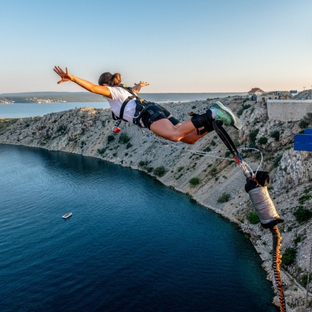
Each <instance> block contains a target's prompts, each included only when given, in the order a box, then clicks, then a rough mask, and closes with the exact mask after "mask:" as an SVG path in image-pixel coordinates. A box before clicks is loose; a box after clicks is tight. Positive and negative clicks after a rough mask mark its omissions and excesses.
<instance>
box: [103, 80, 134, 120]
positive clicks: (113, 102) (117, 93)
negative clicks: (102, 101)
mask: <svg viewBox="0 0 312 312" xmlns="http://www.w3.org/2000/svg"><path fill="white" fill-rule="evenodd" d="M107 88H108V89H109V90H110V93H111V96H112V98H108V97H106V96H104V97H105V98H106V99H107V101H108V103H109V106H110V107H111V109H112V111H113V113H114V114H115V115H116V116H117V117H119V114H120V109H121V106H122V103H123V102H124V101H125V100H126V99H127V98H128V97H129V96H131V95H132V94H131V93H130V92H128V91H127V90H125V89H124V88H122V87H118V86H116V87H107ZM135 107H136V103H135V99H132V100H130V101H129V102H128V103H127V105H126V107H125V110H124V113H123V119H125V120H127V121H129V122H131V123H132V122H133V116H134V113H135Z"/></svg>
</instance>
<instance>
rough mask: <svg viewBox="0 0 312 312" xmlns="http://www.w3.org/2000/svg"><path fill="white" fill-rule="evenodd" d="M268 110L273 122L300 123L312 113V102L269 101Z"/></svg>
mask: <svg viewBox="0 0 312 312" xmlns="http://www.w3.org/2000/svg"><path fill="white" fill-rule="evenodd" d="M267 109H268V117H269V119H271V120H280V121H284V122H287V121H298V120H300V119H302V118H303V117H304V116H306V115H307V114H308V113H312V100H268V101H267Z"/></svg>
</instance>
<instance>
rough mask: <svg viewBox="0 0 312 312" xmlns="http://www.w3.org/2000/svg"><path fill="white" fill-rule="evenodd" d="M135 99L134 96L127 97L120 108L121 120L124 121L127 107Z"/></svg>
mask: <svg viewBox="0 0 312 312" xmlns="http://www.w3.org/2000/svg"><path fill="white" fill-rule="evenodd" d="M134 98H135V97H134V95H131V96H129V97H127V98H126V100H125V101H124V102H123V103H122V105H121V108H120V113H119V119H122V120H124V119H123V115H124V111H125V108H126V105H127V104H128V102H129V101H130V100H132V99H134ZM125 121H127V120H125Z"/></svg>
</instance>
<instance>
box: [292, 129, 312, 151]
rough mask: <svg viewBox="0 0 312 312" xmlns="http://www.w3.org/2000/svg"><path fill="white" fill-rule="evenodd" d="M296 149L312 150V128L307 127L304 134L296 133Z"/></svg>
mask: <svg viewBox="0 0 312 312" xmlns="http://www.w3.org/2000/svg"><path fill="white" fill-rule="evenodd" d="M294 150H295V151H312V129H305V130H304V133H303V134H296V135H295V138H294Z"/></svg>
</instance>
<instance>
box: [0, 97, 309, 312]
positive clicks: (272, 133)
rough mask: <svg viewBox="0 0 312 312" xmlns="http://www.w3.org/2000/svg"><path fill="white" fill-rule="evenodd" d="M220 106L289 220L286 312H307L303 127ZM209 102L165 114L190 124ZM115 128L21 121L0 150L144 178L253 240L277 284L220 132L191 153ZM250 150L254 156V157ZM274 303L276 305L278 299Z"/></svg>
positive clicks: (267, 243)
mask: <svg viewBox="0 0 312 312" xmlns="http://www.w3.org/2000/svg"><path fill="white" fill-rule="evenodd" d="M222 102H223V103H224V104H226V105H229V107H231V109H233V110H234V111H235V112H238V113H239V114H240V115H241V119H242V121H243V125H244V126H243V128H242V129H241V130H240V131H236V130H235V129H232V128H227V130H228V132H229V134H230V136H231V137H232V139H233V140H234V142H235V143H236V145H237V146H238V148H239V150H240V152H241V153H242V156H243V158H244V160H245V161H246V162H247V163H248V164H249V166H250V167H251V168H252V169H253V170H256V169H257V168H260V170H265V171H268V172H269V173H270V176H271V184H270V187H269V192H270V194H271V197H272V200H273V202H274V204H275V206H276V209H277V211H278V212H279V214H280V215H281V217H282V218H283V219H284V220H285V222H284V223H282V224H281V225H280V226H279V228H280V231H281V234H282V237H283V240H282V248H281V253H283V252H284V251H285V250H286V248H293V250H295V251H296V261H295V262H294V263H293V264H290V265H287V266H286V265H282V269H283V270H282V280H283V284H284V292H285V297H286V302H287V309H288V310H287V311H307V310H306V309H305V306H306V290H305V282H306V277H307V273H308V272H310V271H311V268H310V266H311V265H310V256H311V245H312V233H311V230H310V228H311V221H312V219H308V218H306V219H304V218H303V219H302V218H301V219H298V217H295V215H296V214H295V215H294V213H295V212H297V211H298V209H299V210H300V209H301V211H303V212H305V211H309V209H310V207H309V206H310V204H311V198H312V187H311V179H312V164H311V161H310V156H311V154H310V153H309V152H300V151H294V150H293V139H294V135H295V134H297V133H298V132H300V131H301V129H300V127H299V122H281V121H277V120H269V119H268V117H267V110H266V104H265V103H255V102H245V103H243V102H242V101H240V100H236V99H234V98H226V99H223V100H222ZM211 103H212V102H209V101H196V102H191V103H170V104H166V107H167V108H169V110H170V111H171V112H172V113H173V115H174V116H175V117H177V118H178V119H180V120H185V119H187V118H188V113H189V112H190V111H194V112H196V113H200V112H203V111H205V110H206V109H207V108H209V106H210V105H211ZM113 124H114V121H113V120H112V119H111V112H110V110H109V109H93V108H90V107H85V108H81V109H73V110H69V111H64V112H59V113H52V114H48V115H45V116H43V117H36V118H22V119H18V120H16V122H15V123H14V121H12V120H2V122H1V124H0V143H1V144H15V145H25V146H30V147H41V148H44V149H48V150H51V151H64V152H69V153H76V154H81V155H85V156H91V157H97V158H100V159H103V160H106V161H109V162H113V163H115V164H118V165H122V166H127V167H131V168H133V169H137V170H142V171H145V172H146V173H147V174H149V175H152V176H154V177H156V178H157V179H159V180H160V181H161V182H162V183H164V184H165V185H167V186H169V187H171V188H174V189H176V190H177V191H180V192H183V193H185V194H188V195H189V196H190V197H192V198H193V199H194V200H196V201H197V202H199V203H200V204H202V205H203V206H205V207H207V208H209V209H212V210H214V211H215V212H217V213H219V214H221V215H222V216H224V217H226V218H228V219H229V220H231V221H232V222H235V223H236V224H238V225H239V227H240V228H241V230H242V231H244V232H245V233H248V234H249V235H250V240H251V241H252V243H253V245H254V246H255V248H256V250H257V252H258V253H259V255H260V257H261V259H262V260H263V267H264V268H265V270H266V271H267V273H268V279H269V280H271V281H272V282H273V284H274V279H273V271H272V256H271V248H272V247H271V246H272V237H271V233H270V231H268V230H265V229H263V228H262V227H261V225H260V224H259V223H258V224H251V223H250V222H249V221H248V220H247V217H248V215H249V214H250V212H252V211H253V207H252V205H251V203H250V200H249V197H248V195H247V194H246V192H245V190H244V185H245V177H244V175H243V173H242V171H241V169H240V167H239V166H237V165H236V163H235V162H233V160H232V158H231V156H229V155H228V154H229V153H228V151H227V150H226V148H225V146H224V144H223V143H222V142H221V141H220V139H219V138H218V136H217V135H216V134H215V133H210V134H208V135H206V136H205V137H204V138H203V139H201V140H199V141H198V142H197V143H196V144H194V145H191V146H189V145H185V144H183V143H171V142H168V141H165V140H163V139H161V138H159V137H156V136H155V135H154V134H152V133H151V132H150V131H149V130H145V131H142V130H141V129H139V128H138V127H136V126H133V125H131V124H128V123H125V122H123V123H122V125H121V127H122V131H121V132H120V133H118V134H114V133H113V132H112V131H111V129H112V127H113ZM249 146H253V147H254V148H257V149H254V150H250V149H248V147H249ZM258 149H259V150H260V151H261V152H259V150H258ZM262 157H263V159H262ZM259 165H260V167H259ZM297 215H298V214H297ZM307 215H309V213H307ZM311 290H312V286H311V284H310V287H309V291H311ZM308 300H309V301H310V302H312V297H311V296H308ZM274 302H275V303H276V304H278V298H277V297H275V298H274ZM310 306H311V304H310Z"/></svg>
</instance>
